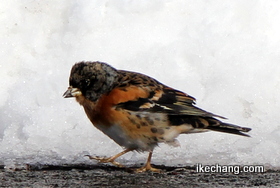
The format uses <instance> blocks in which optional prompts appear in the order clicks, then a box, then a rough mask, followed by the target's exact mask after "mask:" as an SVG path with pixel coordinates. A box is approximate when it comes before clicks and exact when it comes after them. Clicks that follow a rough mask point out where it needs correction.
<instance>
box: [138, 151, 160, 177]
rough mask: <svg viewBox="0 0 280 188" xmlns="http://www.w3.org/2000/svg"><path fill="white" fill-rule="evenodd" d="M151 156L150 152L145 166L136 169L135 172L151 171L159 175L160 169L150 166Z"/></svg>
mask: <svg viewBox="0 0 280 188" xmlns="http://www.w3.org/2000/svg"><path fill="white" fill-rule="evenodd" d="M152 155H153V151H150V152H149V156H148V159H147V162H146V164H145V165H144V166H143V167H141V168H138V169H136V170H135V172H146V171H152V172H157V173H160V172H161V170H160V169H157V168H153V167H152V166H151V159H152Z"/></svg>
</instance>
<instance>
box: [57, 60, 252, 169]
mask: <svg viewBox="0 0 280 188" xmlns="http://www.w3.org/2000/svg"><path fill="white" fill-rule="evenodd" d="M63 97H64V98H70V97H75V98H76V101H77V102H78V103H79V104H80V105H81V106H83V108H84V111H85V113H86V115H87V117H88V118H89V120H90V121H91V123H92V124H93V125H94V126H95V127H96V128H97V129H99V130H100V131H102V132H103V133H104V134H105V135H107V136H108V137H109V138H111V139H112V140H114V141H115V142H116V143H117V144H118V145H120V146H121V147H122V148H123V149H124V150H123V151H122V152H120V153H118V154H116V155H114V156H112V157H97V156H91V155H87V156H88V157H89V158H90V159H95V160H97V161H98V162H100V163H111V164H113V165H116V166H118V167H124V165H122V164H121V163H119V162H117V161H116V159H117V158H118V157H120V156H122V155H124V154H126V153H128V152H130V151H137V152H148V158H147V161H146V163H145V164H144V165H143V166H142V167H140V168H137V169H135V170H134V171H135V172H139V173H140V172H145V171H152V172H160V171H161V170H160V169H157V168H155V167H153V165H151V158H152V154H153V150H154V148H156V147H157V146H158V145H159V144H160V143H166V144H169V145H172V146H178V145H179V142H178V141H177V139H176V138H177V137H178V136H179V135H180V134H190V133H201V132H206V131H209V130H212V131H218V132H224V133H230V134H235V135H241V136H247V137H250V136H249V135H248V134H245V133H246V132H249V131H250V130H251V128H247V127H241V126H238V125H234V124H230V123H224V122H222V121H221V120H219V119H226V118H224V117H223V116H220V115H216V114H213V113H211V112H207V111H205V110H203V109H201V108H198V107H197V106H196V104H195V101H196V99H195V98H194V97H192V96H190V95H188V94H186V93H184V92H182V91H179V90H176V89H173V88H171V87H169V86H167V85H164V84H162V83H161V82H159V81H157V80H156V79H154V78H152V77H150V76H147V75H145V74H142V73H137V72H132V71H126V70H118V69H116V68H114V67H112V66H111V65H109V64H107V63H104V62H100V61H81V62H77V63H75V64H74V65H73V66H72V69H71V72H70V77H69V87H68V89H67V91H66V92H65V93H64V94H63Z"/></svg>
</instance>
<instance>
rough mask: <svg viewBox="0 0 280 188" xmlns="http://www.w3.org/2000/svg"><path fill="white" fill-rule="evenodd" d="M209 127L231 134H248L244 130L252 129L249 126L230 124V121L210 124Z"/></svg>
mask: <svg viewBox="0 0 280 188" xmlns="http://www.w3.org/2000/svg"><path fill="white" fill-rule="evenodd" d="M207 129H210V130H213V131H218V132H224V133H230V134H237V135H241V136H248V137H250V136H249V135H248V134H245V133H244V132H249V131H250V130H251V129H250V128H248V127H240V126H237V125H233V124H229V123H223V122H221V124H219V125H218V126H217V125H210V126H208V127H207Z"/></svg>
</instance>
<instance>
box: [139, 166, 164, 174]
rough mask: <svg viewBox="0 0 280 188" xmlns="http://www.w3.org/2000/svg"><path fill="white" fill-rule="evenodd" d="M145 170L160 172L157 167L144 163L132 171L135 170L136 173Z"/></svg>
mask: <svg viewBox="0 0 280 188" xmlns="http://www.w3.org/2000/svg"><path fill="white" fill-rule="evenodd" d="M147 171H151V172H156V173H161V172H162V170H160V169H158V168H153V167H151V166H150V165H145V166H143V167H141V168H137V169H135V170H134V172H136V173H141V172H147Z"/></svg>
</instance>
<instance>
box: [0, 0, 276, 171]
mask: <svg viewBox="0 0 280 188" xmlns="http://www.w3.org/2000/svg"><path fill="white" fill-rule="evenodd" d="M279 9H280V2H279V1H273V0H247V1H243V0H236V1H230V0H214V1H206V0H184V1H183V0H181V1H180V0H153V1H150V0H143V1H137V0H105V1H104V0H96V1H91V0H83V1H80V0H60V1H55V0H45V1H39V0H3V1H1V5H0V23H1V27H0V43H1V45H0V57H1V61H0V86H1V89H0V109H1V113H0V164H2V165H6V167H14V166H20V165H23V164H25V163H40V164H45V163H47V164H64V163H70V164H73V163H89V164H91V163H94V161H90V160H88V159H87V158H86V157H84V154H92V155H100V156H110V155H113V154H116V153H117V152H120V151H121V150H122V148H120V147H119V146H118V145H116V144H115V143H114V142H113V141H112V140H110V139H109V138H107V137H106V136H105V135H103V133H101V132H99V131H98V130H97V129H95V128H94V127H93V126H92V124H91V123H90V122H89V120H88V119H87V117H86V115H85V113H84V111H83V109H82V107H80V106H79V105H78V103H76V102H75V100H74V99H64V98H62V94H63V93H64V91H65V90H66V89H67V87H68V78H69V71H70V69H71V67H72V65H73V64H74V63H75V62H78V61H82V60H87V61H96V60H98V61H103V62H107V63H109V64H111V65H112V66H114V67H115V68H118V69H125V70H132V71H137V72H141V73H145V74H147V75H150V76H152V77H154V78H156V79H157V80H159V81H161V82H162V83H164V84H167V85H169V86H171V87H173V88H176V89H179V90H182V91H184V92H186V93H188V94H190V95H192V96H194V97H196V99H197V105H198V106H199V107H201V108H203V109H205V110H207V111H210V112H213V113H216V114H219V115H222V116H225V117H228V118H229V120H228V121H227V122H230V123H234V124H237V125H242V126H246V127H251V128H252V131H251V132H250V135H251V138H246V137H240V136H235V135H228V134H223V133H214V132H208V133H202V134H193V135H181V136H180V137H179V141H180V143H181V147H178V148H173V147H170V146H166V145H163V144H162V145H160V147H159V148H157V149H156V150H155V153H154V157H153V163H155V164H166V165H195V164H196V163H202V164H216V163H219V164H243V165H248V164H258V165H260V164H263V165H265V166H267V167H272V168H275V167H276V168H279V167H280V139H279V138H280V120H279V110H280V104H279V93H280V64H279V63H280V34H279V33H280V24H279V20H280V12H279ZM146 156H147V154H146V153H144V154H141V153H140V154H139V153H137V152H135V153H133V152H131V153H129V154H126V155H124V156H123V157H121V158H120V159H119V160H120V161H122V162H125V163H128V164H134V163H137V164H139V163H143V162H144V161H145V160H146Z"/></svg>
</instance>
